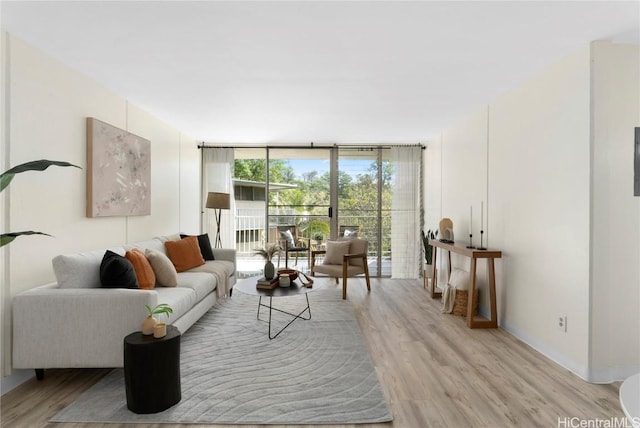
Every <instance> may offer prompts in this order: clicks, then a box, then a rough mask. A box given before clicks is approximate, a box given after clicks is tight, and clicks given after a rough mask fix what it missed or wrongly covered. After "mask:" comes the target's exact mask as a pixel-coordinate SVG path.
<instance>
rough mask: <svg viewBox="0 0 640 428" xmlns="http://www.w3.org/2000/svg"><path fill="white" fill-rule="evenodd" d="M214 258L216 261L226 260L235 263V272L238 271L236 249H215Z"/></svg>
mask: <svg viewBox="0 0 640 428" xmlns="http://www.w3.org/2000/svg"><path fill="white" fill-rule="evenodd" d="M213 257H215V259H216V260H226V261H228V262H232V263H233V271H234V272H235V271H236V250H235V248H214V249H213Z"/></svg>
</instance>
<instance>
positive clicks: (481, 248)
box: [478, 230, 487, 250]
mask: <svg viewBox="0 0 640 428" xmlns="http://www.w3.org/2000/svg"><path fill="white" fill-rule="evenodd" d="M482 235H484V230H481V231H480V246H479V247H478V250H486V249H487V248H486V247H485V246H484V245H482Z"/></svg>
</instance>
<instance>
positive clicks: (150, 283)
mask: <svg viewBox="0 0 640 428" xmlns="http://www.w3.org/2000/svg"><path fill="white" fill-rule="evenodd" d="M124 256H125V258H126V259H127V260H129V261H130V262H131V264H132V265H133V270H134V271H135V272H136V278H138V287H139V288H140V289H142V290H153V289H154V287H155V286H156V275H155V274H154V273H153V268H152V267H151V264H150V263H149V260H147V257H146V256H145V255H144V253H143V252H142V251H140V250H137V249H133V250H131V251H127V252H126V253H125V255H124Z"/></svg>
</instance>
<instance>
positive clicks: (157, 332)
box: [142, 303, 173, 338]
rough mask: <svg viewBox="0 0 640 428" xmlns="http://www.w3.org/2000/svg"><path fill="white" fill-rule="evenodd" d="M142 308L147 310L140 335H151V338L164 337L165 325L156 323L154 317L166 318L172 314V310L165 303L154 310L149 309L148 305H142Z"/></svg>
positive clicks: (165, 333) (165, 332)
mask: <svg viewBox="0 0 640 428" xmlns="http://www.w3.org/2000/svg"><path fill="white" fill-rule="evenodd" d="M144 308H145V309H146V310H147V313H148V315H147V317H146V318H145V319H144V321H142V334H144V335H147V336H149V335H152V334H153V337H157V338H160V337H164V336H166V335H167V324H166V323H163V322H158V320H157V319H155V318H154V315H160V314H165V315H166V316H167V318H169V315H170V314H172V313H173V309H171V306H169V305H168V304H167V303H160V304H159V305H158V306H156V307H155V308H151V306H149V305H144Z"/></svg>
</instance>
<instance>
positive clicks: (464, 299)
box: [451, 288, 478, 317]
mask: <svg viewBox="0 0 640 428" xmlns="http://www.w3.org/2000/svg"><path fill="white" fill-rule="evenodd" d="M473 294H475V296H476V299H475V301H476V304H475V305H474V307H473V315H475V313H476V311H477V310H478V289H477V288H476V289H475V290H474V293H473ZM468 301H469V290H456V299H455V301H454V302H453V311H451V313H452V314H453V315H457V316H459V317H466V316H467V303H468Z"/></svg>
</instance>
